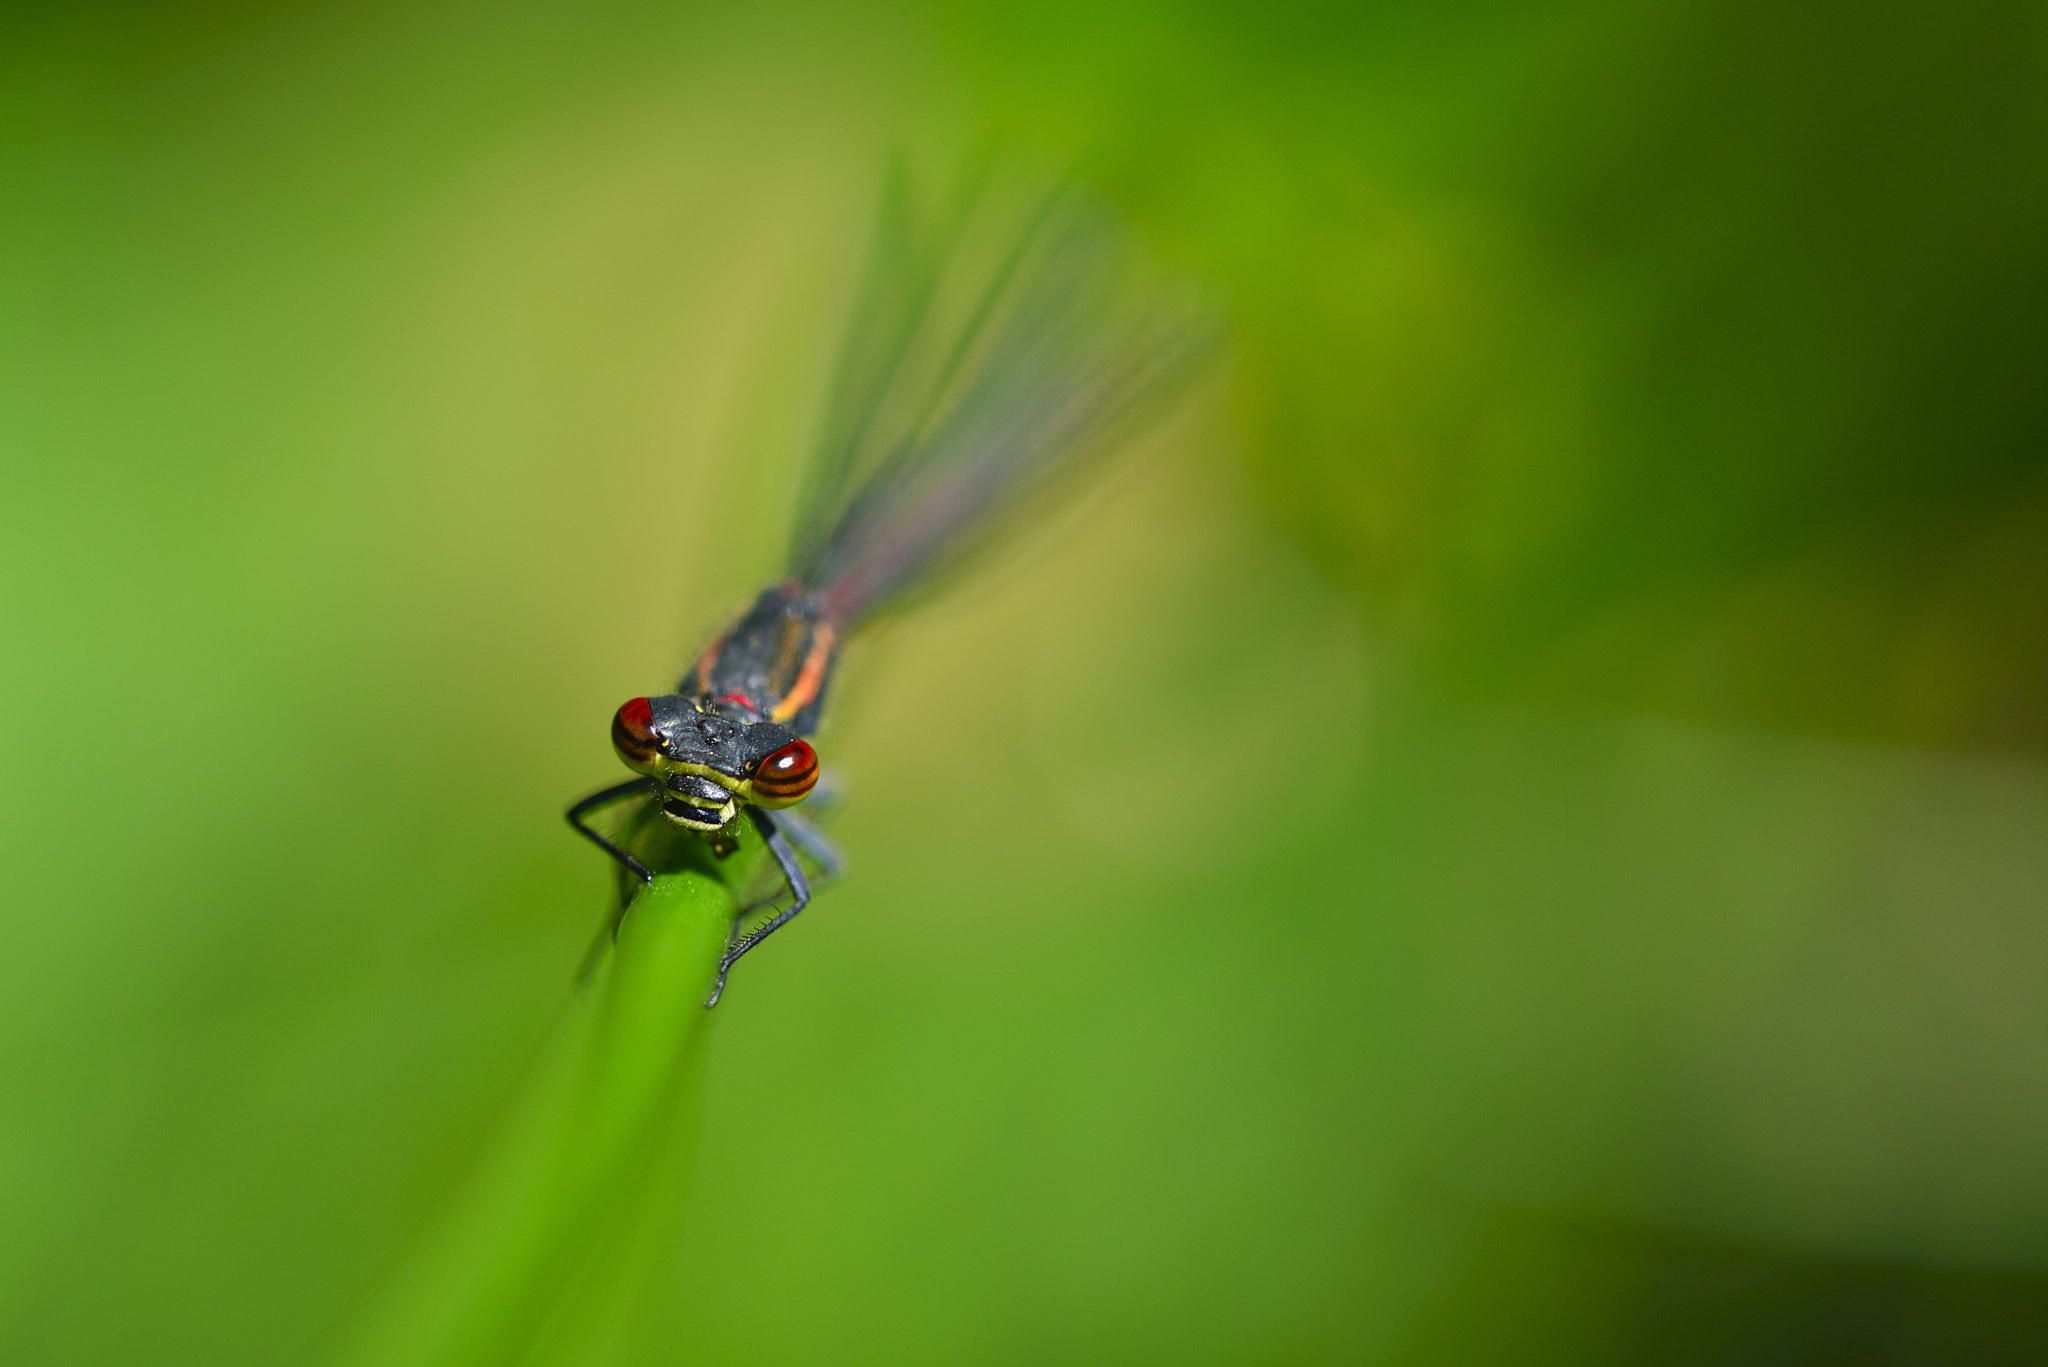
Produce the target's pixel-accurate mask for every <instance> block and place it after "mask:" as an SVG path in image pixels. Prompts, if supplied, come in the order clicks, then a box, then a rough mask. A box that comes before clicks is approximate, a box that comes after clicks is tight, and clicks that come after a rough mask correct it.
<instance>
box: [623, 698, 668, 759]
mask: <svg viewBox="0 0 2048 1367" xmlns="http://www.w3.org/2000/svg"><path fill="white" fill-rule="evenodd" d="M612 748H613V749H614V750H617V751H618V752H619V758H620V759H623V760H625V761H626V763H628V764H645V763H647V762H648V761H649V760H651V759H653V758H654V757H655V756H656V755H658V754H660V753H661V737H660V736H658V735H656V734H655V733H654V709H653V708H652V707H650V706H648V703H647V699H645V698H634V699H633V700H632V701H630V702H628V703H627V704H626V705H625V706H624V707H621V708H620V709H619V710H618V711H617V712H616V713H614V714H613V716H612Z"/></svg>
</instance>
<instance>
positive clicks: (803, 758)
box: [754, 740, 818, 807]
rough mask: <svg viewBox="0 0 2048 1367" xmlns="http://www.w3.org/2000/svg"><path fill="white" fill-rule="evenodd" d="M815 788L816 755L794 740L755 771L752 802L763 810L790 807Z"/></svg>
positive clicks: (816, 783) (803, 744) (816, 772)
mask: <svg viewBox="0 0 2048 1367" xmlns="http://www.w3.org/2000/svg"><path fill="white" fill-rule="evenodd" d="M817 786H818V752H817V751H816V750H813V749H812V748H811V747H810V745H809V744H808V743H807V742H804V741H800V740H793V741H791V742H790V743H789V744H787V745H785V746H783V747H782V748H781V749H780V750H777V751H776V752H775V753H774V754H772V755H770V756H768V758H766V759H764V760H762V761H761V764H760V767H759V768H757V769H755V770H754V801H755V802H756V803H757V804H759V805H760V806H763V807H793V806H795V805H796V804H797V803H799V802H802V801H803V800H804V798H805V797H806V796H807V795H808V794H809V793H810V791H811V789H813V788H815V787H817Z"/></svg>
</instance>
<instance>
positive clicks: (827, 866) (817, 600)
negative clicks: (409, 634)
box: [568, 178, 1206, 1004]
mask: <svg viewBox="0 0 2048 1367" xmlns="http://www.w3.org/2000/svg"><path fill="white" fill-rule="evenodd" d="M1205 335H1206V329H1205V328H1204V327H1203V326H1201V324H1200V321H1199V313H1198V310H1196V309H1195V308H1194V307H1193V306H1192V304H1191V302H1190V301H1189V300H1188V298H1187V297H1186V295H1185V294H1183V293H1181V292H1179V291H1173V290H1169V289H1166V288H1164V287H1163V286H1162V285H1161V284H1160V283H1159V282H1158V281H1157V280H1155V279H1148V278H1147V277H1146V275H1145V273H1144V272H1143V270H1142V269H1141V268H1139V267H1138V266H1137V264H1136V263H1135V261H1134V259H1133V256H1132V253H1131V252H1130V251H1129V250H1128V246H1127V243H1126V239H1125V237H1124V234H1123V233H1122V231H1121V230H1120V228H1119V227H1118V225H1117V224H1116V223H1115V222H1114V221H1113V220H1112V219H1111V218H1110V217H1109V216H1108V215H1107V214H1106V213H1105V212H1104V211H1103V210H1102V209H1101V208H1100V207H1099V206H1098V205H1095V204H1093V203H1091V202H1089V201H1088V200H1086V199H1085V198H1084V197H1082V196H1081V195H1080V194H1078V193H1077V192H1076V191H1075V190H1074V189H1073V188H1072V187H1070V186H1061V187H1057V188H1054V189H1052V190H1049V191H1040V192H1037V193H1024V194H1019V193H1017V192H1016V190H1015V189H1014V188H1012V187H1006V186H997V185H994V184H992V183H991V182H990V181H989V180H987V179H986V178H984V179H983V180H981V181H980V182H979V183H978V184H977V185H976V186H975V188H974V189H973V190H972V192H971V193H968V194H965V195H962V196H960V197H959V198H958V200H957V201H956V202H955V203H954V204H953V205H951V206H950V208H949V209H948V210H947V211H946V212H945V213H943V214H942V215H941V217H940V221H939V222H938V223H937V225H936V226H935V227H933V228H930V229H923V228H921V227H920V225H919V220H918V217H917V216H916V215H915V214H914V213H913V212H912V211H911V206H910V204H909V200H908V196H907V194H905V193H904V192H903V191H902V190H901V189H900V188H899V189H897V190H896V191H895V192H893V193H892V194H891V195H890V196H889V198H888V201H887V203H886V205H885V210H884V213H883V215H882V219H881V226H880V229H879V231H878V233H877V237H876V243H875V248H874V251H873V257H872V261H871V263H870V266H869V270H868V275H867V279H866V284H865V288H864V289H863V291H862V293H861V296H860V298H859V301H858V303H857V305H856V308H855V311H854V316H853V322H852V325H851V327H850V328H849V330H848V334H847V337H846V340H845V343H844V346H843V349H842V351H841V355H840V362H839V368H838V375H837V378H836V381H835V384H834V387H833V392H832V397H831V402H830V404H829V406H828V409H827V415H826V419H825V422H824V425H823V435H822V438H821V440H820V441H819V444H818V446H817V449H816V452H815V454H814V456H813V458H812V460H811V462H810V464H809V467H808V470H807V474H806V478H805V482H804V489H803V493H802V497H801V499H800V501H799V504H798V512H797V518H796V536H795V543H794V547H793V550H792V554H791V557H790V562H789V563H790V570H789V574H788V576H787V577H786V578H785V579H784V581H783V582H781V583H779V584H776V585H774V586H772V587H770V588H768V589H765V590H764V591H763V592H762V593H761V594H760V596H759V597H758V598H756V599H755V601H754V603H753V606H752V607H750V608H749V609H747V610H746V611H745V612H744V613H742V614H741V615H740V616H739V618H738V619H737V620H736V621H735V622H734V623H733V624H732V625H731V626H730V627H728V628H727V629H726V630H725V631H724V632H723V633H721V634H720V635H719V636H718V637H717V639H715V640H714V641H713V642H712V643H711V644H710V645H709V646H707V647H706V648H705V650H704V651H703V653H702V654H701V655H699V656H698V658H697V661H696V663H695V664H694V665H693V666H692V667H691V669H690V670H689V672H688V673H686V674H685V675H684V676H683V678H682V679H681V680H680V681H679V682H678V683H677V685H676V688H675V691H674V692H672V693H667V694H663V695H661V696H659V697H648V698H634V699H632V700H630V701H628V702H627V703H626V704H625V705H624V706H622V707H620V708H619V710H618V712H617V713H616V714H615V715H614V716H613V718H612V747H613V749H614V750H615V751H616V752H617V753H618V756H619V758H620V759H621V760H622V761H623V762H624V763H625V765H626V767H627V768H629V769H631V770H633V771H634V773H635V775H636V777H634V778H632V779H629V780H627V781H626V782H623V783H620V784H617V785H615V786H613V787H610V788H607V789H604V790H603V791H601V792H597V793H593V794H591V795H590V796H589V797H586V798H584V799H583V800H582V801H580V802H578V803H576V804H575V805H574V806H572V807H571V808H569V812H568V816H569V821H570V823H571V824H572V825H574V826H575V827H576V829H577V830H578V831H579V832H581V833H582V834H583V835H585V836H587V837H589V838H590V839H591V840H592V841H594V842H595V843H596V844H597V845H598V846H599V847H601V848H602V849H603V850H604V851H605V852H606V853H607V854H609V855H610V856H611V857H612V858H613V859H614V860H616V861H617V862H618V865H619V867H620V869H621V870H622V871H623V873H622V890H621V910H623V906H624V902H625V899H626V897H627V895H628V894H629V893H630V891H631V886H632V885H631V884H630V883H628V882H626V881H625V879H626V878H628V877H629V878H631V879H637V880H646V881H652V879H653V877H654V873H655V869H654V867H652V863H653V862H654V861H655V860H656V859H657V855H656V854H655V853H654V849H655V847H656V846H659V845H662V844H663V843H664V841H666V840H669V839H673V838H674V837H675V836H676V835H677V834H678V833H687V835H688V837H689V838H694V839H696V840H699V841H701V842H703V844H704V845H706V846H708V847H709V849H710V850H711V851H712V852H713V853H714V854H716V855H717V856H719V857H721V858H723V857H724V856H726V855H728V854H730V853H732V851H733V850H735V849H736V848H738V844H739V842H738V839H737V834H736V830H737V824H738V822H739V821H740V820H741V814H742V813H744V814H745V820H746V821H747V823H748V824H749V825H750V826H751V827H752V828H753V829H754V830H755V831H756V832H757V833H758V834H759V836H760V838H761V840H762V843H763V844H764V845H765V846H766V848H767V850H768V852H769V854H770V855H771V856H772V857H773V859H774V861H775V865H776V867H777V868H778V869H779V871H780V873H781V879H782V884H783V887H784V890H785V891H786V892H787V894H788V896H789V903H788V905H787V906H785V907H781V908H779V909H775V910H773V911H772V914H770V915H769V916H768V917H767V918H766V920H764V921H763V922H761V923H760V924H759V925H757V926H755V927H754V928H753V929H750V930H742V929H741V928H740V927H739V926H735V929H734V935H733V939H732V941H731V943H730V944H729V945H728V947H727V949H726V952H725V954H724V956H723V957H722V958H721V960H720V961H719V966H718V979H717V982H716V983H715V984H714V986H713V988H712V992H711V999H710V1001H711V1004H715V1003H716V1002H717V1001H718V998H719V995H720V993H722V992H723V991H724V989H725V979H726V974H727V973H728V972H729V971H730V970H731V968H732V965H733V963H734V962H735V961H737V960H738V959H739V958H740V956H741V955H743V954H745V953H746V952H747V951H748V950H750V949H752V948H753V947H754V946H755V945H757V944H759V943H760V942H761V941H762V940H764V939H766V938H767V937H768V936H769V935H771V934H773V933H774V932H775V931H776V930H778V929H780V928H781V927H782V926H783V925H785V924H787V923H788V921H789V919H790V918H791V917H793V916H795V915H796V914H797V913H798V912H800V911H802V910H803V909H804V907H805V906H806V905H807V904H808V903H809V901H810V896H811V892H810V883H809V880H808V878H807V876H806V874H805V872H804V868H803V864H802V862H801V861H800V860H799V858H798V854H799V852H800V851H801V852H802V853H803V854H804V855H807V856H808V857H809V858H810V859H811V860H812V861H814V862H815V863H816V864H817V865H818V866H819V867H820V868H821V869H823V870H824V871H825V872H826V873H828V874H831V873H835V872H836V871H837V870H838V869H839V867H840V864H841V861H840V859H839V856H838V854H837V853H836V851H834V850H833V849H832V847H831V846H830V844H829V843H828V842H826V841H825V839H824V837H823V836H822V835H821V834H819V833H818V832H817V831H816V829H815V828H813V827H812V826H811V825H810V824H809V823H808V822H806V821H804V820H803V819H802V818H801V817H800V816H798V814H797V813H796V812H794V811H792V810H790V809H791V808H793V807H794V806H795V805H796V804H798V803H800V802H802V801H803V800H804V799H805V798H806V797H807V796H809V795H810V794H811V792H812V790H813V788H814V787H815V786H816V784H817V782H818V773H819V770H818V756H817V752H816V751H815V750H813V749H812V747H811V744H810V741H809V739H808V738H809V737H810V736H811V735H812V734H814V733H815V731H816V729H817V725H818V720H819V716H820V714H821V712H822V710H823V707H824V703H825V695H826V692H827V690H828V685H829V684H830V682H831V676H832V668H833V663H834V660H835V657H836V654H837V651H838V650H839V648H840V646H841V644H842V643H843V642H844V641H845V640H846V639H847V637H848V636H850V635H851V634H852V633H853V632H855V631H856V630H857V629H858V628H859V627H860V626H861V624H862V623H863V622H865V621H867V620H868V619H869V618H871V617H872V616H873V615H874V614H875V613H876V612H877V611H879V610H880V609H882V608H884V607H886V606H888V605H889V604H891V603H894V602H896V601H898V600H900V598H901V597H902V596H903V594H904V593H905V592H906V591H908V590H909V589H910V588H911V587H912V586H914V585H916V584H918V583H921V582H925V581H928V580H929V579H930V578H931V577H932V576H933V574H934V573H935V572H937V571H938V570H939V569H941V568H942V567H943V566H945V565H947V564H948V563H950V562H952V561H953V560H955V559H956V558H957V557H958V556H959V555H960V554H961V553H963V552H964V551H966V550H967V549H968V548H969V547H970V546H971V545H972V544H974V543H975V542H976V541H978V540H980V539H981V538H982V536H983V535H984V533H986V531H987V530H988V528H989V526H990V524H991V523H992V522H993V521H994V520H995V519H996V518H997V517H998V516H999V515H1001V514H1003V513H1004V512H1006V511H1007V510H1009V509H1011V508H1014V507H1016V506H1017V505H1019V504H1020V503H1022V502H1024V501H1026V500H1027V499H1028V498H1029V497H1030V496H1032V495H1034V494H1036V493H1038V492H1040V491H1041V490H1043V489H1044V488H1046V487H1047V486H1048V484H1049V483H1050V482H1052V480H1053V479H1054V477H1056V476H1057V475H1059V474H1060V473H1062V472H1063V471H1066V470H1069V469H1071V468H1073V467H1075V466H1076V465H1077V464H1079V463H1080V462H1081V461H1082V460H1083V459H1084V458H1085V457H1086V456H1087V455H1089V454H1091V453H1093V452H1097V451H1100V450H1102V449H1103V448H1104V447H1105V446H1106V445H1107V443H1108V440H1109V439H1110V438H1112V437H1114V436H1116V435H1118V434H1120V433H1122V432H1125V431H1126V430H1127V429H1128V428H1129V427H1130V425H1131V423H1132V420H1133V419H1134V418H1136V417H1138V416H1139V415H1141V414H1142V413H1144V412H1145V411H1147V410H1148V409H1149V407H1150V401H1152V400H1154V399H1156V398H1157V397H1159V396H1160V395H1162V394H1163V393H1164V392H1166V390H1167V389H1168V388H1169V386H1170V382H1171V381H1172V380H1174V379H1175V378H1177V377H1179V376H1181V375H1183V374H1185V373H1186V372H1187V371H1188V369H1189V363H1190V361H1191V360H1192V358H1193V357H1194V355H1195V354H1196V353H1197V351H1198V349H1199V348H1200V346H1201V344H1202V341H1203V339H1204V337H1205ZM689 530H690V532H691V534H692V535H694V536H697V537H705V536H710V535H713V534H714V531H715V529H714V528H713V527H710V526H700V527H693V528H690V529H689ZM605 809H613V810H615V811H625V812H626V816H625V818H624V820H623V821H621V822H619V823H617V824H616V825H614V826H612V827H610V828H609V829H608V830H599V829H598V828H597V827H595V826H593V825H592V824H591V821H590V819H591V818H592V817H593V816H594V815H595V814H596V813H597V812H599V811H601V810H605ZM614 925H616V921H614Z"/></svg>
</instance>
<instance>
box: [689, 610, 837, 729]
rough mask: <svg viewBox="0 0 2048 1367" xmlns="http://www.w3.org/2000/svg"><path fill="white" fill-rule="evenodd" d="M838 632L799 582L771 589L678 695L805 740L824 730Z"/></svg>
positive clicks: (701, 659)
mask: <svg viewBox="0 0 2048 1367" xmlns="http://www.w3.org/2000/svg"><path fill="white" fill-rule="evenodd" d="M838 638H839V629H838V627H837V625H836V624H835V623H833V622H831V621H828V620H827V619H826V617H825V613H824V605H823V604H822V603H820V602H819V601H818V600H817V599H816V598H814V597H811V596H808V595H806V594H804V593H803V592H802V591H801V590H799V589H798V588H797V587H796V586H795V585H794V584H777V585H775V586H774V587H772V588H768V589H764V590H762V592H761V596H760V597H758V598H756V599H755V600H754V605H753V606H752V607H750V608H748V609H747V611H746V612H745V613H744V614H742V615H741V617H740V619H739V620H738V621H737V622H734V623H733V624H732V626H731V627H729V628H728V629H727V630H726V632H725V634H724V635H722V636H720V637H719V638H718V639H717V640H716V641H713V642H712V643H711V645H710V646H709V647H708V648H706V650H705V651H704V653H703V654H702V655H700V656H698V657H697V663H696V664H695V665H693V666H691V669H690V672H689V673H687V674H685V675H684V676H683V678H682V681H681V683H680V684H679V685H678V686H677V689H676V691H677V692H678V693H681V694H685V695H688V696H689V697H692V698H694V699H696V701H697V702H698V704H699V705H700V706H702V707H704V708H706V709H707V710H711V709H716V710H720V711H727V712H734V713H736V714H738V715H742V716H746V717H758V718H762V719H764V720H772V721H774V722H776V723H777V724H779V725H782V726H786V727H788V728H789V730H790V731H791V732H793V733H794V734H795V735H798V736H809V735H813V734H815V733H816V731H817V729H818V718H819V716H820V715H821V714H822V713H823V711H824V706H825V691H826V685H827V684H828V683H829V682H830V681H831V673H832V662H833V658H834V656H835V655H836V654H837V653H838V644H839V641H838Z"/></svg>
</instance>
